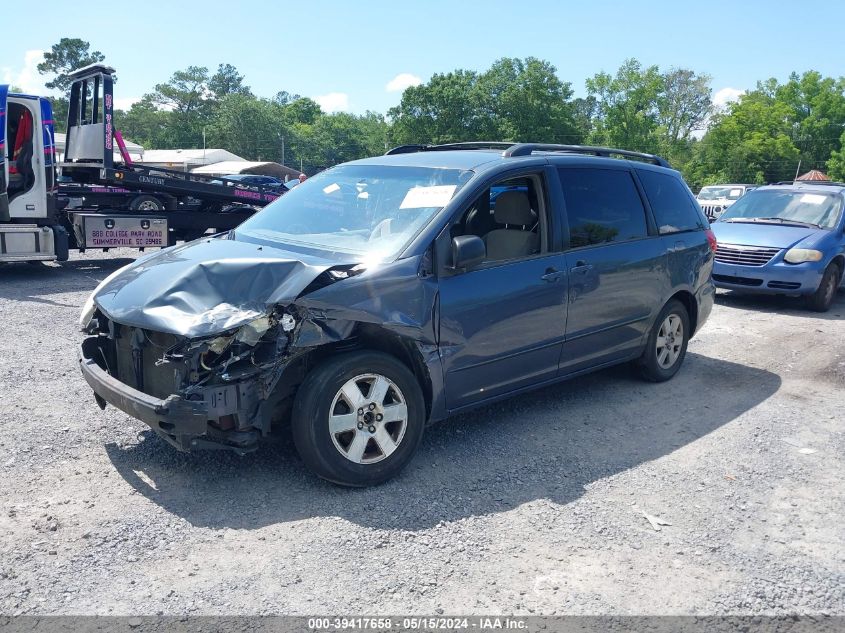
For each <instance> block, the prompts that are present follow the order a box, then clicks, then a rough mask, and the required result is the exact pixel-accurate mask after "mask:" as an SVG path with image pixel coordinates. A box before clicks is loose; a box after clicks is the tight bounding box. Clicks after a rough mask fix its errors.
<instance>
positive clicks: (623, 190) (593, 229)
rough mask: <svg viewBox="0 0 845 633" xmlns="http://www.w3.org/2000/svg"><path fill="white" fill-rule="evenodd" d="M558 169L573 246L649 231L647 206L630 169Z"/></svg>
mask: <svg viewBox="0 0 845 633" xmlns="http://www.w3.org/2000/svg"><path fill="white" fill-rule="evenodd" d="M558 173H559V175H560V181H561V186H562V187H563V196H564V200H565V202H566V215H567V220H568V222H569V243H570V246H571V247H572V248H578V247H581V246H590V245H592V244H604V243H607V242H625V241H628V240H636V239H641V238H644V237H646V236H647V235H648V228H647V226H646V219H645V209H644V208H643V203H642V200H641V199H640V194H639V192H638V191H637V187H636V185H635V184H634V179H633V176H632V175H631V173H630V172H629V171H627V170H619V169H594V168H586V169H584V168H560V169H559V170H558Z"/></svg>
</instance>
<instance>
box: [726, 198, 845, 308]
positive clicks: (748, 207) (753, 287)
mask: <svg viewBox="0 0 845 633" xmlns="http://www.w3.org/2000/svg"><path fill="white" fill-rule="evenodd" d="M843 206H845V184H842V183H827V182H806V183H802V182H795V183H784V184H779V185H771V186H766V187H760V188H758V189H755V190H754V191H752V192H750V193H749V194H748V195H746V196H744V197H743V198H742V199H741V200H739V201H738V202H737V203H736V204H734V205H733V206H732V207H731V208H730V209H728V210H727V211H726V212H725V213H724V214H723V215H722V217H721V218H719V220H718V221H716V222H715V223H713V225H712V226H713V232H714V233H715V234H716V238H717V239H718V243H719V245H718V248H717V250H716V263H715V265H714V267H713V280H714V281H715V283H716V286H717V287H719V288H726V289H730V290H738V291H742V292H762V293H768V294H785V295H794V296H803V297H804V298H805V299H806V302H807V306H808V307H809V308H810V309H812V310H816V311H819V312H824V311H826V310H828V309H829V308H830V305H831V303H832V302H833V298H834V296H835V294H836V290H837V288H838V287H839V284H840V283H841V281H842V272H843V270H845V219H844V218H843V215H845V214H843V211H842V210H843Z"/></svg>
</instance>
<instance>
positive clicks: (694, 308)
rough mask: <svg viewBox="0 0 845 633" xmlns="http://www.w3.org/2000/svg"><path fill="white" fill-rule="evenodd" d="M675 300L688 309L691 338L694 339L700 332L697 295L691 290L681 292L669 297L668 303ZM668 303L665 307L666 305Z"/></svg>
mask: <svg viewBox="0 0 845 633" xmlns="http://www.w3.org/2000/svg"><path fill="white" fill-rule="evenodd" d="M673 299H676V300H677V301H680V302H681V304H682V305H683V306H684V307H685V308H686V309H687V316H688V317H689V324H690V338H692V337H693V335H695V333H696V331H697V330H698V301H696V299H695V295H693V294H692V293H691V292H690V291H689V290H679V291H678V292H676V293H675V294H673V295H672V296H671V297H669V299H667V300H666V303H669V302H670V301H672V300H673ZM666 303H664V304H663V305H666Z"/></svg>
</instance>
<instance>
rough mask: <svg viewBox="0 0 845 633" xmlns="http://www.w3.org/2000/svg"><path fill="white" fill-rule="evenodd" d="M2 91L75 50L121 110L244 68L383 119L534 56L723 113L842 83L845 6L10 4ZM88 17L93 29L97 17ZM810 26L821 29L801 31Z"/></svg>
mask: <svg viewBox="0 0 845 633" xmlns="http://www.w3.org/2000/svg"><path fill="white" fill-rule="evenodd" d="M4 5H5V6H4V7H3V9H2V13H3V25H4V28H3V31H4V33H3V35H4V36H3V37H2V38H0V83H12V84H15V85H17V86H19V87H21V88H22V89H23V90H24V91H25V92H27V93H31V94H49V91H47V90H46V89H45V88H44V82H45V81H48V80H49V78H48V77H45V76H43V75H40V74H39V73H38V72H37V70H36V65H37V64H38V62H39V61H41V59H42V55H43V51H45V50H49V49H50V47H51V46H52V45H53V44H54V43H56V42H58V41H59V39H60V38H62V37H78V38H81V39H83V40H86V41H88V42H90V43H91V48H92V50H95V49H96V50H99V51H101V52H102V53H103V54H104V55H105V56H106V62H107V63H108V64H109V65H111V66H113V67H114V68H116V69H117V74H118V78H119V81H118V83H117V85H116V87H115V101H116V106H117V107H119V108H120V107H124V108H125V107H128V106H129V105H130V104H131V103H132V102H134V101H137V100H138V99H139V98H140V97H141V96H142V95H143V94H145V93H147V92H151V91H152V89H153V86H154V85H155V84H156V83H161V82H164V81H167V79H168V78H169V77H170V75H171V74H172V73H173V72H174V71H175V70H179V69H183V68H186V67H187V66H191V65H193V66H206V67H208V68H209V69H211V70H212V71H213V70H214V69H216V67H217V65H218V64H220V63H229V64H233V65H234V66H236V67H237V68H238V70H239V71H240V72H241V74H243V75H245V82H246V83H247V84H248V85H249V86H250V87H251V88H252V91H253V92H254V93H255V94H257V95H259V96H265V97H272V96H273V95H274V94H276V93H277V92H278V91H280V90H286V91H288V92H289V93H291V94H299V95H302V96H307V97H311V98H313V99H315V100H316V101H317V102H318V103H320V105H321V106H322V107H323V109H324V110H326V111H347V112H353V113H363V112H365V111H367V110H373V111H376V112H382V113H384V112H386V111H387V110H388V109H389V108H391V107H393V106H395V105H397V104H398V103H399V100H400V99H401V94H402V90H404V89H405V88H406V87H408V86H410V85H416V84H418V83H420V82H425V81H427V80H428V79H429V78H430V77H431V76H432V74H434V73H446V72H449V71H452V70H455V69H458V68H464V69H470V70H477V71H483V70H486V69H487V68H489V67H490V65H491V64H492V63H493V62H494V61H495V60H497V59H499V58H501V57H528V56H534V57H538V58H540V59H544V60H546V61H549V62H551V63H552V64H553V65H554V66H555V67H556V68H557V71H558V76H559V77H560V78H561V79H562V80H564V81H568V82H570V83H571V84H572V88H573V90H574V91H575V95H576V96H584V95H585V93H586V89H585V87H584V81H585V79H587V78H588V77H591V76H592V75H594V74H595V73H597V72H599V71H607V72H611V73H613V72H615V70H616V69H617V68H618V67H619V66H620V65H621V64H622V62H623V61H624V60H625V59H627V58H630V57H635V58H637V59H639V60H640V62H642V64H643V65H644V66H649V65H657V66H659V67H660V68H661V69H662V70H666V69H668V68H670V67H681V68H689V69H692V70H694V71H696V72H697V73H706V74H708V75H710V76H711V77H712V87H713V92H714V100H715V101H716V102H717V103H724V102H725V101H726V100H728V99H731V98H736V96H737V95H738V94H740V93H741V92H742V91H744V90H748V89H753V88H754V86H755V84H756V82H757V81H758V80H761V79H766V78H769V77H775V78H777V79H779V80H784V79H786V78H787V77H788V76H789V73H790V72H792V71H798V72H803V71H805V70H817V71H819V72H821V73H822V74H823V75H830V76H840V75H842V74H843V73H845V52H843V49H842V46H841V42H840V41H838V40H839V39H841V38H840V37H839V36H837V35H835V33H836V32H837V31H836V30H831V29H830V27H828V26H827V25H834V24H839V25H842V24H845V2H841V1H840V0H827V2H816V1H815V0H804V2H801V3H795V2H788V3H787V2H782V1H779V0H768V1H762V0H731V1H725V0H707V1H705V2H695V3H693V2H683V1H682V0H675V1H674V2H666V1H662V0H660V1H658V0H654V1H649V0H638V1H633V0H632V1H628V2H624V1H622V0H588V1H586V2H585V1H584V0H579V1H578V2H575V1H570V0H523V1H522V2H515V1H514V0H507V1H505V0H425V1H415V0H393V1H386V0H357V1H354V2H353V1H351V0H350V1H346V2H344V1H341V0H301V1H300V2H288V1H286V0H276V1H271V0H265V1H264V2H260V1H257V0H235V1H234V2H233V1H232V0H228V1H226V2H223V1H221V0H205V1H202V2H200V1H198V0H169V1H166V2H165V1H162V0H143V2H140V1H138V2H113V3H109V2H105V3H87V4H86V3H82V4H80V3H76V2H68V1H67V0H42V2H39V3H37V5H36V4H32V3H27V2H12V0H4ZM87 6H90V7H91V9H88V10H89V11H90V14H88V15H86V14H85V11H86V8H85V7H87ZM803 14H806V15H808V16H810V17H807V18H802V17H801V15H803Z"/></svg>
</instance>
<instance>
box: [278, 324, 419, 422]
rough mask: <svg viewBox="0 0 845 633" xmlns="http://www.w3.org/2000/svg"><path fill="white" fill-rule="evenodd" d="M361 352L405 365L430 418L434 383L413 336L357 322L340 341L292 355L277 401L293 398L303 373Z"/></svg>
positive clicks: (302, 378) (280, 381) (280, 385)
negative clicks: (420, 393) (388, 358)
mask: <svg viewBox="0 0 845 633" xmlns="http://www.w3.org/2000/svg"><path fill="white" fill-rule="evenodd" d="M360 351H375V352H381V353H383V354H387V355H388V356H392V357H393V358H395V359H396V360H398V361H399V362H400V363H402V364H403V365H405V367H407V368H408V369H409V370H410V372H411V373H412V374H413V375H414V377H415V378H416V379H417V381H418V382H419V385H420V390H421V391H422V394H423V401H424V402H425V413H426V419H427V420H428V419H429V418H430V417H431V414H432V407H433V402H434V385H433V382H432V378H431V374H430V372H429V368H428V365H427V364H426V362H425V358H424V357H423V353H422V352H421V351H420V348H419V345H418V344H417V342H416V341H414V340H412V339H409V338H407V337H402V336H400V335H398V334H396V333H394V332H391V331H389V330H387V329H385V328H383V327H381V326H379V325H375V324H370V323H359V324H358V325H357V326H356V327H355V329H354V331H353V333H352V335H351V336H350V337H348V338H346V339H344V340H342V341H337V342H334V343H329V344H326V345H321V346H319V347H315V348H313V349H311V350H307V351H305V352H303V353H300V354H298V355H296V356H295V357H293V358H292V360H291V363H290V364H289V365H288V367H286V368H285V371H284V373H283V374H282V377H281V379H280V380H279V383H278V384H277V386H276V388H275V397H276V400H277V402H279V403H280V402H282V401H284V400H285V399H286V398H288V399H292V398H293V396H294V395H295V394H296V391H297V389H298V388H299V385H300V384H301V383H302V381H303V380H304V379H305V376H306V375H308V374H309V373H310V372H311V371H313V370H314V369H315V368H316V367H318V366H320V365H322V364H323V363H324V362H326V361H327V360H328V359H330V358H334V357H336V356H337V355H338V354H348V353H350V352H360Z"/></svg>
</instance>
